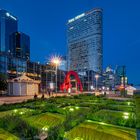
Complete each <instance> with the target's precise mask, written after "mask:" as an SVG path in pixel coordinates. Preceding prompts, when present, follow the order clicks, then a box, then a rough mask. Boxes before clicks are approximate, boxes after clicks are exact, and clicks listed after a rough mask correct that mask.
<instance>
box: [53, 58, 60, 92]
mask: <svg viewBox="0 0 140 140" xmlns="http://www.w3.org/2000/svg"><path fill="white" fill-rule="evenodd" d="M51 63H52V64H53V65H54V66H55V74H56V75H55V91H56V93H57V69H58V66H59V65H60V64H61V58H60V57H59V56H53V57H52V58H51Z"/></svg>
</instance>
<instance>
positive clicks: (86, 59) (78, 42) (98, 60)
mask: <svg viewBox="0 0 140 140" xmlns="http://www.w3.org/2000/svg"><path fill="white" fill-rule="evenodd" d="M102 42H103V41H102V9H93V10H91V11H88V12H85V13H83V14H81V15H78V16H76V17H75V18H72V19H70V20H69V21H68V23H67V44H68V70H74V71H77V72H82V71H89V70H91V71H95V72H98V73H101V72H102V63H103V47H102V44H103V43H102Z"/></svg>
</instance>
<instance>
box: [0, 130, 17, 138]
mask: <svg viewBox="0 0 140 140" xmlns="http://www.w3.org/2000/svg"><path fill="white" fill-rule="evenodd" d="M0 140H19V138H18V137H16V136H14V135H13V134H11V133H9V132H7V131H5V130H3V129H1V128H0Z"/></svg>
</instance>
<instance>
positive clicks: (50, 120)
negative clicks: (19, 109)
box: [26, 113, 64, 130]
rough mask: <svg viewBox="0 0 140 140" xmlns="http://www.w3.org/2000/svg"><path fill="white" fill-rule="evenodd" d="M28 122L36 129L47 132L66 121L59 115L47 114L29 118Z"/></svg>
mask: <svg viewBox="0 0 140 140" xmlns="http://www.w3.org/2000/svg"><path fill="white" fill-rule="evenodd" d="M26 121H27V122H28V123H29V124H30V125H31V126H34V127H35V128H38V129H46V130H47V129H48V128H50V127H54V126H57V125H59V124H61V123H62V122H63V121H64V117H63V116H62V115H59V114H51V113H45V114H40V115H35V116H32V117H29V118H27V119H26Z"/></svg>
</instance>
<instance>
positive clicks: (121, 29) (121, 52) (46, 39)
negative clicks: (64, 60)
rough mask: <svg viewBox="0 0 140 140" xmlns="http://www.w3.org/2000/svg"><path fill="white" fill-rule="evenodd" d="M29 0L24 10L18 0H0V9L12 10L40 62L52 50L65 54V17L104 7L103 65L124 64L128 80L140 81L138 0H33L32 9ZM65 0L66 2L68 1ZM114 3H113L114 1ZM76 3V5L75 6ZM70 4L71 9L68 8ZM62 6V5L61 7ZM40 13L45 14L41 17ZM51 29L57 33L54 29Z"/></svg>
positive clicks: (32, 56)
mask: <svg viewBox="0 0 140 140" xmlns="http://www.w3.org/2000/svg"><path fill="white" fill-rule="evenodd" d="M14 2H15V3H14ZM32 2H33V1H32V0H30V2H29V5H28V6H27V8H26V10H27V11H25V10H23V9H20V2H18V1H17V0H14V1H12V3H13V5H10V1H8V0H7V1H1V2H0V5H1V7H0V8H1V9H6V10H8V11H10V12H11V13H13V15H16V17H18V19H19V21H20V24H19V29H20V31H21V30H22V31H23V32H25V33H27V34H28V35H29V36H30V37H31V59H32V60H35V61H41V62H44V61H45V57H46V56H48V55H49V54H50V53H52V54H53V53H54V52H55V51H56V52H58V53H59V54H62V55H65V53H66V22H67V21H68V19H70V18H72V17H74V16H76V15H78V14H80V13H83V12H85V11H86V10H90V9H92V8H96V7H100V8H102V9H103V11H104V33H103V34H104V37H103V38H104V45H103V48H104V62H103V63H104V67H105V66H107V65H113V66H114V67H115V65H126V68H127V74H128V78H129V82H130V83H136V84H139V83H140V80H139V78H138V74H139V69H140V66H139V63H138V56H139V53H138V52H139V48H138V46H139V44H140V41H139V36H138V32H139V28H138V24H139V22H140V21H139V20H137V19H138V17H139V16H140V15H139V14H138V13H140V12H139V9H138V7H137V5H138V3H139V2H138V1H136V2H135V3H134V2H133V3H131V2H130V1H125V2H127V3H128V4H127V5H125V2H123V3H121V1H117V2H113V3H112V4H113V5H110V6H107V4H105V3H104V2H103V1H95V3H94V2H93V3H92V2H91V1H90V0H89V3H88V2H84V1H82V2H81V4H79V5H78V3H77V2H74V1H71V4H70V5H69V4H66V2H64V1H61V2H57V1H56V0H55V1H53V2H48V3H47V2H42V3H40V6H37V5H38V4H37V3H38V2H39V1H37V2H35V5H34V6H33V9H30V6H31V3H32ZM54 2H55V3H56V4H60V7H61V8H60V9H59V10H60V15H59V13H57V12H56V11H57V6H56V5H53V3H54ZM67 2H68V3H70V2H69V1H67ZM108 2H109V0H108ZM21 3H22V4H23V5H24V3H23V1H21ZM110 3H111V2H110ZM116 3H117V5H115V4H116ZM119 3H121V4H122V5H119ZM22 4H21V5H22ZM45 4H46V5H45ZM47 4H48V5H50V8H48V6H47ZM61 4H63V5H61ZM72 4H73V6H72ZM123 4H124V5H123ZM68 5H69V6H68ZM76 5H78V7H77V8H76ZM85 5H86V6H85ZM53 6H54V7H53ZM117 6H118V7H117ZM37 7H39V8H38V9H39V10H40V11H39V13H38V14H37V12H36V11H35V9H36V8H37ZM45 7H46V8H45ZM68 7H69V8H68ZM72 7H73V9H74V10H71V8H72ZM107 7H108V8H111V10H112V13H111V15H112V16H113V14H114V17H112V16H109V15H110V13H109V12H110V9H107ZM113 7H115V8H116V9H119V10H120V11H117V12H115V10H116V9H114V8H113ZM136 7H137V8H136ZM43 8H44V9H47V8H48V9H49V10H52V11H53V8H54V9H55V8H56V9H55V10H56V11H55V12H53V13H47V10H48V9H47V10H46V12H43ZM62 8H64V9H63V10H62ZM130 8H131V9H132V11H131V10H130ZM49 10H48V11H49ZM128 10H129V11H128ZM64 11H66V13H63V12H64ZM121 12H122V13H121ZM130 12H131V13H130ZM35 13H36V14H37V15H38V17H39V19H40V20H39V21H37V20H35V18H34V17H33V15H35ZM120 13H121V14H120ZM41 14H42V15H41ZM39 15H40V16H39ZM53 16H54V17H55V18H54V17H53ZM44 17H46V19H45V20H44ZM59 18H60V19H59ZM41 19H43V20H41ZM113 19H114V20H113ZM130 19H131V20H130ZM61 20H62V21H61ZM34 21H37V23H34ZM54 21H56V24H55V23H53V22H54ZM43 22H44V23H43ZM39 23H40V25H39ZM52 23H53V24H52ZM47 25H48V26H47ZM35 27H36V28H35ZM49 28H50V29H49ZM43 29H44V30H43ZM55 30H56V32H58V33H56V32H54V31H55ZM51 31H52V32H51ZM53 40H55V41H53ZM53 46H54V47H53ZM57 46H59V47H57ZM60 46H61V47H62V48H61V47H60ZM112 46H114V47H112ZM34 48H36V49H34ZM52 48H53V49H54V50H53V49H52ZM48 50H49V51H48ZM63 50H65V51H63ZM113 52H115V53H116V54H115V55H114V53H113ZM36 53H38V56H39V57H37V56H36Z"/></svg>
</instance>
